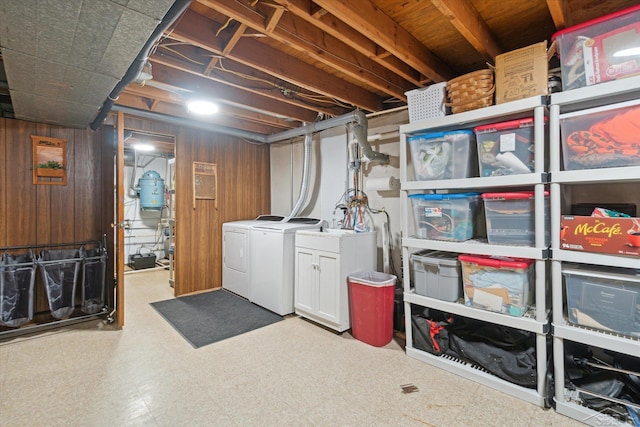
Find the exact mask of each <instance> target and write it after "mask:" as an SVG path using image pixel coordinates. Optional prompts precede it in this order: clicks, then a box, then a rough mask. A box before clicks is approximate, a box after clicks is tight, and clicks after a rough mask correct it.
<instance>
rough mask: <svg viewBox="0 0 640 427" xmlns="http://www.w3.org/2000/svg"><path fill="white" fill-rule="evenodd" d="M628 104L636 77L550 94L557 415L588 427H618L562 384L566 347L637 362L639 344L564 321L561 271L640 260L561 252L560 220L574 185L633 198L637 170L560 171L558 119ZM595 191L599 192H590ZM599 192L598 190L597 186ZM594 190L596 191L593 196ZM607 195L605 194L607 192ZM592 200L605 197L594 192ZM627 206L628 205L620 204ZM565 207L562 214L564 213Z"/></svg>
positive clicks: (638, 185)
mask: <svg viewBox="0 0 640 427" xmlns="http://www.w3.org/2000/svg"><path fill="white" fill-rule="evenodd" d="M632 99H640V77H630V78H626V79H622V80H618V81H611V82H607V83H602V84H598V85H595V86H590V87H584V88H580V89H575V90H571V91H567V92H560V93H556V94H553V95H552V96H551V100H550V107H549V125H550V135H549V139H550V164H549V172H550V178H551V179H550V182H551V184H550V191H551V237H552V239H551V254H552V263H551V264H552V265H551V281H552V301H553V354H554V378H555V384H556V389H555V402H556V410H557V411H558V412H559V413H561V414H563V415H566V416H569V417H572V418H575V419H576V420H579V421H581V422H584V423H586V424H590V425H594V426H595V425H622V423H621V422H619V421H618V420H616V419H613V418H609V417H608V416H607V415H605V414H603V413H600V412H597V411H594V410H592V409H589V408H587V407H586V406H584V405H583V402H582V401H581V398H580V396H579V394H578V393H577V392H576V391H575V390H570V387H567V386H566V384H565V380H564V379H565V366H564V364H565V345H564V342H565V340H566V341H571V342H576V343H581V344H585V345H588V346H592V347H597V348H600V349H606V350H612V351H615V352H618V353H622V354H627V355H631V356H635V357H640V339H638V338H630V337H626V336H622V335H619V334H616V333H615V332H603V331H599V330H595V329H590V328H587V327H582V326H576V325H573V324H571V323H569V322H568V321H567V317H566V311H565V306H566V298H565V295H564V289H563V277H562V269H563V264H564V263H565V262H574V263H582V264H593V265H600V266H612V267H626V268H635V269H637V268H640V259H638V258H637V257H625V256H617V255H609V254H602V253H589V252H578V251H570V250H562V249H560V220H561V215H562V214H568V213H569V212H566V211H565V209H566V203H567V200H566V199H567V198H570V196H571V194H572V189H573V188H575V187H577V186H587V187H589V186H593V185H596V184H599V185H600V186H602V185H603V184H604V185H606V188H607V189H609V188H610V189H615V187H616V186H618V187H620V186H622V185H625V186H631V188H632V190H631V191H628V194H629V195H631V196H633V195H637V194H638V192H639V190H640V167H639V166H631V167H620V168H601V169H582V170H563V168H562V167H561V151H562V150H561V145H562V144H561V125H560V118H561V116H562V114H564V113H569V112H576V111H580V110H586V109H590V108H594V107H600V106H605V105H614V104H618V103H621V102H625V101H629V100H632ZM593 188H597V187H593ZM600 188H601V187H600ZM597 191H598V190H594V193H596V192H597ZM607 191H608V190H605V192H607ZM595 196H596V197H599V198H601V197H604V196H606V194H602V193H596V194H595ZM619 201H620V202H623V201H624V202H626V201H628V200H619ZM563 208H564V209H563Z"/></svg>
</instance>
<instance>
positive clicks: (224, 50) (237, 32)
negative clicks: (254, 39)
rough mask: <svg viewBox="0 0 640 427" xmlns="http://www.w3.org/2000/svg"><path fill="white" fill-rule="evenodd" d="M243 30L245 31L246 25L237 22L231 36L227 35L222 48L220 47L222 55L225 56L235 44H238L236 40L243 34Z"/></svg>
mask: <svg viewBox="0 0 640 427" xmlns="http://www.w3.org/2000/svg"><path fill="white" fill-rule="evenodd" d="M245 31H247V26H246V25H244V24H243V23H239V24H238V26H237V28H235V30H234V31H233V32H232V34H231V37H229V40H227V42H226V43H225V45H224V48H222V54H223V55H225V56H226V55H228V54H229V53H231V51H232V50H233V48H234V47H235V46H236V44H238V41H239V40H240V39H241V38H242V36H243V35H244V33H245Z"/></svg>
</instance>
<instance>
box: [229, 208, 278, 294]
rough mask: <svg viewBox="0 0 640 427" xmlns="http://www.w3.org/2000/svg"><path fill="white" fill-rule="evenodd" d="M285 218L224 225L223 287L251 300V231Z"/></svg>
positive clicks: (234, 222) (275, 216) (233, 222)
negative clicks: (258, 226)
mask: <svg viewBox="0 0 640 427" xmlns="http://www.w3.org/2000/svg"><path fill="white" fill-rule="evenodd" d="M283 220H284V217H283V216H278V215H260V216H259V217H258V218H256V219H250V220H243V221H232V222H225V223H224V224H222V287H223V288H224V289H227V290H229V291H231V292H233V293H235V294H237V295H240V296H241V297H243V298H247V299H249V276H250V269H249V254H250V251H249V230H250V229H251V227H253V226H256V225H261V224H267V223H276V222H280V221H283Z"/></svg>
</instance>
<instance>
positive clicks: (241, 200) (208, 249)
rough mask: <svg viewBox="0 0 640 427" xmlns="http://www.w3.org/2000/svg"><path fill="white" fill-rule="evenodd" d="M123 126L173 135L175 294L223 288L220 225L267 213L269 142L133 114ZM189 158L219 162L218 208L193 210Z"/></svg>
mask: <svg viewBox="0 0 640 427" xmlns="http://www.w3.org/2000/svg"><path fill="white" fill-rule="evenodd" d="M125 128H126V129H137V130H144V131H148V132H156V133H161V134H165V135H175V136H176V196H175V200H176V223H175V232H176V241H175V250H176V252H175V269H176V270H175V273H176V274H175V295H176V296H179V295H184V294H189V293H193V292H200V291H204V290H209V289H215V288H219V287H221V286H222V224H223V223H225V222H228V221H235V220H240V219H250V218H255V217H257V216H258V215H260V214H268V213H270V212H271V209H270V204H271V192H270V191H271V184H270V169H269V146H268V145H257V144H251V143H248V142H246V141H243V140H241V139H239V138H236V137H231V136H226V135H221V134H217V133H213V132H209V131H204V130H198V129H193V128H188V127H182V126H175V125H168V124H166V123H162V122H154V121H151V120H142V119H137V118H133V117H126V118H125ZM193 162H206V163H214V164H216V165H217V173H218V195H217V197H218V198H217V206H218V208H217V209H215V207H214V206H215V203H214V201H212V200H198V201H196V208H195V209H193V181H192V165H193Z"/></svg>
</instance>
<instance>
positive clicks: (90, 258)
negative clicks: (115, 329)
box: [80, 248, 107, 314]
mask: <svg viewBox="0 0 640 427" xmlns="http://www.w3.org/2000/svg"><path fill="white" fill-rule="evenodd" d="M80 254H81V256H82V305H81V310H82V312H83V313H86V314H95V313H98V312H100V311H101V310H102V309H103V308H104V307H105V303H104V300H105V298H104V285H105V274H106V266H107V265H106V264H107V263H106V259H107V255H106V253H105V251H104V250H103V249H102V248H93V249H84V248H82V249H80Z"/></svg>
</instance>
